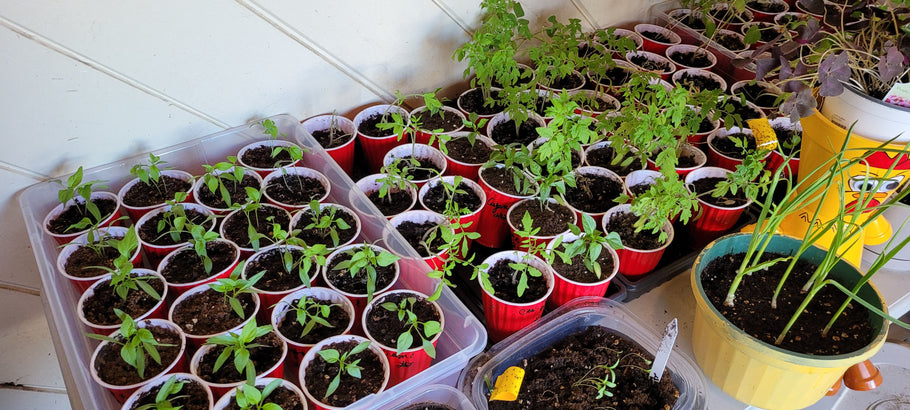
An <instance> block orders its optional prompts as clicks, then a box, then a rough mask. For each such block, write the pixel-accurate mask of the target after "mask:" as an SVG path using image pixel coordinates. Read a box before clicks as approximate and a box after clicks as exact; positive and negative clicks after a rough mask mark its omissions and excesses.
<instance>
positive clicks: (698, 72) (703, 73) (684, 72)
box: [667, 45, 727, 135]
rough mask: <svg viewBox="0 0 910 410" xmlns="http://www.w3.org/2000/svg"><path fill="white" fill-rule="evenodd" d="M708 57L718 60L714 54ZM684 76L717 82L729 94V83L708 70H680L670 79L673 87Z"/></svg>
mask: <svg viewBox="0 0 910 410" xmlns="http://www.w3.org/2000/svg"><path fill="white" fill-rule="evenodd" d="M674 47H683V45H679V46H674ZM692 47H694V46H692ZM670 51H671V50H668V51H667V52H668V53H669V52H670ZM708 55H709V56H711V58H717V57H715V56H714V54H711V53H708ZM677 67H679V65H678V64H677ZM683 75H686V76H688V77H708V78H710V79H712V80H714V81H716V82H717V83H718V84H720V89H721V91H722V92H727V81H726V80H724V78H723V77H721V76H720V75H719V74H717V73H714V72H711V71H708V70H706V69H702V68H682V69H679V70H677V71H676V72H675V73H673V75H672V76H671V77H670V82H671V83H673V85H678V84H679V83H680V81H682V76H683ZM717 126H718V127H719V126H720V124H718V125H717ZM715 128H716V127H715ZM705 135H708V133H705Z"/></svg>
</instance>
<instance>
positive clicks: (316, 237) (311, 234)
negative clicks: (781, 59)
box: [291, 196, 410, 247]
mask: <svg viewBox="0 0 910 410" xmlns="http://www.w3.org/2000/svg"><path fill="white" fill-rule="evenodd" d="M408 198H410V196H408ZM409 201H410V199H409ZM382 202H386V201H385V200H384V199H383V200H382ZM409 203H410V202H409ZM333 209H337V208H331V207H322V208H321V209H320V212H319V216H320V217H322V216H323V215H324V214H326V213H330V212H331V211H332V210H333ZM380 209H381V208H380ZM303 213H304V214H303V215H301V217H300V219H298V220H297V224H296V225H294V226H292V227H291V230H298V229H299V230H300V232H297V233H296V234H295V235H294V236H295V237H296V238H299V239H301V240H303V241H304V242H306V244H307V245H310V246H313V245H318V244H323V245H325V246H326V247H334V246H336V245H335V244H334V243H333V242H332V235H331V233H330V230H329V229H325V232H321V231H322V230H321V229H316V228H310V229H304V228H305V227H306V226H308V225H310V224H312V223H313V217H312V215H313V211H312V210H310V209H306V210H304V211H303ZM339 218H340V219H341V220H342V221H344V222H345V223H347V224H348V227H349V228H348V229H340V228H338V227H337V226H336V228H335V230H336V231H337V232H338V243H339V244H342V243H345V242H348V241H350V240H351V239H354V235H356V234H357V220H356V219H354V216H353V215H350V214H348V213H347V212H343V211H340V210H339V211H335V216H334V217H333V218H332V219H339Z"/></svg>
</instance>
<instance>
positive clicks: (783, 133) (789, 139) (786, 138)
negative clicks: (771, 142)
mask: <svg viewBox="0 0 910 410" xmlns="http://www.w3.org/2000/svg"><path fill="white" fill-rule="evenodd" d="M772 129H774V134H775V135H777V142H778V145H777V147H778V149H779V150H780V151H781V152H782V153H783V154H784V155H790V154H793V153H794V152H796V151H799V149H800V144H798V143H794V141H796V139H797V137H798V138H799V140H800V141H802V135H801V133H800V132H798V131H796V130H792V129H787V128H784V127H781V126H777V127H774V126H772ZM787 146H790V148H787ZM797 157H799V155H797Z"/></svg>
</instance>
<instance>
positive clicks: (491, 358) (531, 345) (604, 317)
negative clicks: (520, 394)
mask: <svg viewBox="0 0 910 410" xmlns="http://www.w3.org/2000/svg"><path fill="white" fill-rule="evenodd" d="M590 326H602V327H606V328H608V329H612V330H614V331H616V332H618V333H621V334H623V335H625V336H626V337H628V338H629V339H631V340H634V341H635V342H637V343H638V344H639V345H641V347H642V348H644V349H645V350H647V351H648V352H650V353H651V354H652V355H653V354H654V353H655V352H656V351H657V348H658V346H660V340H661V337H660V336H658V334H657V333H655V330H654V329H651V328H649V327H648V326H646V325H644V324H643V322H642V321H641V319H639V318H637V317H636V316H635V315H634V314H632V312H630V311H629V310H628V309H626V308H624V307H623V306H622V305H621V304H619V303H617V302H615V301H612V300H610V299H604V298H597V297H586V298H580V299H576V300H573V301H572V302H569V303H567V304H565V305H563V306H562V307H560V308H559V309H556V310H554V311H553V312H551V313H549V314H547V315H546V316H544V317H543V318H541V319H539V320H538V321H537V322H535V323H533V324H531V325H530V326H528V327H527V328H525V329H523V330H521V331H519V332H517V333H515V334H513V335H512V336H509V337H508V338H506V339H505V340H503V341H502V342H499V343H498V344H496V345H495V346H493V348H491V349H490V350H489V351H487V352H486V353H484V354H482V355H480V356H477V357H476V358H474V360H472V361H471V364H470V365H469V366H468V367H467V368H466V369H465V371H464V372H462V375H461V379H460V380H459V389H460V390H461V391H463V392H464V393H465V394H467V395H468V397H469V398H470V399H471V402H472V403H473V404H474V406H475V407H477V408H478V409H486V408H488V407H487V385H486V383H484V379H485V378H489V380H491V381H494V382H495V380H496V377H497V376H499V375H500V374H502V373H503V372H504V371H505V370H506V369H507V368H509V367H510V366H515V365H517V364H519V363H520V362H521V361H522V360H523V359H526V358H528V357H531V356H533V355H535V354H537V353H539V352H541V351H543V350H545V349H547V348H548V347H550V346H552V345H553V344H555V343H557V342H558V341H560V340H562V339H563V338H565V337H566V336H568V335H570V334H573V333H577V332H580V331H582V330H584V329H586V328H588V327H590ZM667 368H668V369H669V370H670V373H671V375H672V377H673V384H674V385H676V387H677V388H678V389H679V400H678V401H677V402H676V405H675V406H674V407H673V408H674V409H685V410H692V409H705V408H707V401H706V400H707V398H706V397H705V380H704V376H703V375H702V373H701V371H700V370H699V369H698V368H697V367H696V366H695V362H694V361H692V359H691V358H689V356H688V355H686V354H684V353H682V352H681V351H679V349H676V350H674V351H673V353H672V354H671V355H670V361H669V362H668V363H667Z"/></svg>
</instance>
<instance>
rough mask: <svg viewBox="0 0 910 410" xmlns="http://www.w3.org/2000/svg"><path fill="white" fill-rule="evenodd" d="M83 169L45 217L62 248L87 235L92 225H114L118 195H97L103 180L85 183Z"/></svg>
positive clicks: (47, 227) (63, 189)
mask: <svg viewBox="0 0 910 410" xmlns="http://www.w3.org/2000/svg"><path fill="white" fill-rule="evenodd" d="M82 179H83V171H82V167H79V169H78V170H76V172H75V173H74V174H73V175H70V177H69V178H67V180H66V184H64V185H63V188H62V189H60V190H59V191H57V200H58V201H60V205H57V207H56V208H54V209H53V210H52V211H51V212H50V213H48V215H47V217H46V218H45V221H44V225H45V230H46V232H48V233H49V234H50V235H51V236H53V237H54V239H55V240H57V243H59V244H61V245H63V244H66V243H68V242H69V241H70V240H72V239H74V238H76V237H77V236H79V235H81V234H83V233H84V230H85V229H87V228H88V227H90V226H93V225H98V224H100V225H102V226H106V225H109V224H110V223H112V222H113V219H114V218H113V216H114V215H115V213H116V211H117V206H118V205H117V202H118V201H117V198H116V195H114V194H111V193H107V192H95V191H94V190H95V188H105V186H103V185H99V184H101V183H102V181H85V182H83V181H82Z"/></svg>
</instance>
